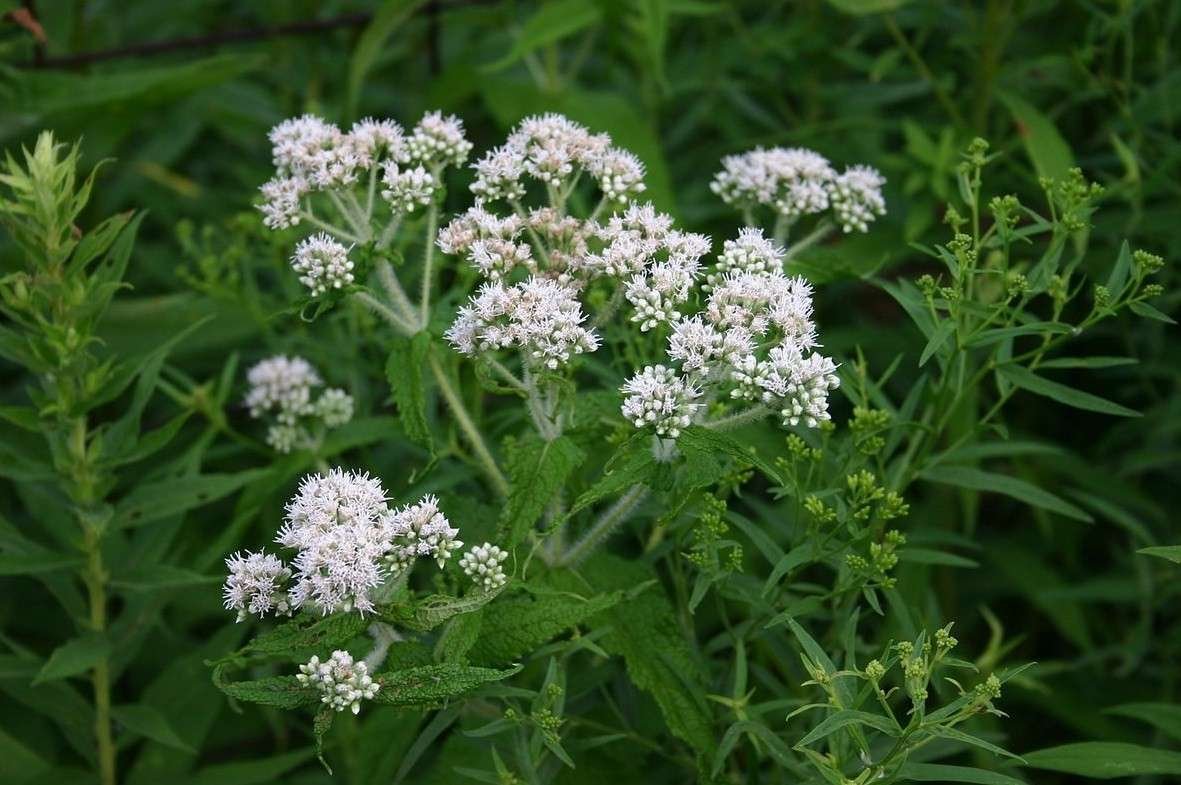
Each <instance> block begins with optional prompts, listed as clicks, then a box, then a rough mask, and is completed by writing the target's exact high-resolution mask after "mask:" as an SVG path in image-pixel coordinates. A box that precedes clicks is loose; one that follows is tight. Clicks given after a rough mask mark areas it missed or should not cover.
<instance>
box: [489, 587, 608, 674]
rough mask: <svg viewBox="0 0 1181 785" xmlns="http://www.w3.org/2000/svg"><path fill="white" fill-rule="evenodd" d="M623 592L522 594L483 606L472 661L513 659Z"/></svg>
mask: <svg viewBox="0 0 1181 785" xmlns="http://www.w3.org/2000/svg"><path fill="white" fill-rule="evenodd" d="M622 598H623V592H621V591H614V592H607V593H603V594H596V595H592V596H590V597H581V596H578V595H575V594H573V593H565V592H561V593H546V594H541V595H537V596H534V595H528V594H525V595H522V594H518V595H515V596H513V597H509V598H506V599H502V600H501V601H500V602H497V603H495V604H493V605H489V606H488V607H487V608H485V609H484V613H483V616H484V619H483V624H482V625H481V630H480V636H479V637H478V638H477V639H476V642H475V644H474V645H473V646H472V648H471V651H470V654H469V656H470V658H471V660H472V662H478V663H487V664H503V663H506V662H516V661H517V660H519V659H520V658H521V657H524V656H525V655H527V654H528V653H530V652H531V651H533V650H534V649H536V648H537V647H539V646H541V645H542V644H544V643H548V642H549V641H551V640H553V639H554V638H556V637H557V636H558V635H561V634H562V633H563V632H565V631H566V630H569V629H571V628H573V627H575V626H577V625H579V624H582V623H583V622H585V621H587V620H588V619H590V618H591V617H592V616H594V615H596V614H598V613H601V612H602V611H604V610H606V609H608V608H610V607H611V606H613V605H615V604H616V603H618V602H619V601H620V600H621V599H622Z"/></svg>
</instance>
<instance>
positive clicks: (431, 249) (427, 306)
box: [419, 175, 439, 327]
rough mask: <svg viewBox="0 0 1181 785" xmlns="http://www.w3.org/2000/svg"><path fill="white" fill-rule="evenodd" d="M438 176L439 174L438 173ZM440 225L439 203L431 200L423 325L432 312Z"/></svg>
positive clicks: (425, 251)
mask: <svg viewBox="0 0 1181 785" xmlns="http://www.w3.org/2000/svg"><path fill="white" fill-rule="evenodd" d="M436 177H437V175H436ZM438 226H439V205H438V204H437V203H436V202H434V201H431V206H430V209H428V210H427V213H426V248H424V249H423V252H422V298H421V302H420V304H419V309H420V310H419V318H420V319H421V320H422V326H423V327H426V326H427V324H428V323H429V322H430V313H431V283H432V281H431V279H432V277H433V275H434V271H433V270H432V269H431V267H432V265H433V264H434V261H435V233H436V232H437V230H438Z"/></svg>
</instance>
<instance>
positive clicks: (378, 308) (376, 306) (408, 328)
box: [353, 291, 416, 336]
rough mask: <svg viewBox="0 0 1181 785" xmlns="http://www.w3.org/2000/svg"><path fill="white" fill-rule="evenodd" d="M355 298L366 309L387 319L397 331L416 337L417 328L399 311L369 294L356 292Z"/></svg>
mask: <svg viewBox="0 0 1181 785" xmlns="http://www.w3.org/2000/svg"><path fill="white" fill-rule="evenodd" d="M353 298H354V299H356V301H357V302H359V303H362V304H364V305H365V307H366V308H368V309H369V310H371V311H373V312H374V313H375V314H377V315H378V316H380V317H381V318H383V319H385V320H386V321H387V322H389V323H390V324H391V325H392V326H393V328H394V329H395V330H397V331H398V332H400V333H402V334H403V335H407V336H409V335H414V333H415V332H416V330H415V326H414V325H413V324H411V323H409V322H408V321H406V319H405V318H404V317H402V316H401V315H400V314H398V313H397V311H395V310H394V309H393V308H391V307H390V306H388V305H386V304H385V303H383V302H382V301H381V300H379V299H377V298H376V297H374V296H373V295H372V294H370V293H369V292H366V291H361V292H356V293H354V294H353Z"/></svg>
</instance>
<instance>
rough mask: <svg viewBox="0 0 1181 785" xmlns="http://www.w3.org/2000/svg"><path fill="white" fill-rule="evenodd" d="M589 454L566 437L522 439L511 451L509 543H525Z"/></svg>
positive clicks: (506, 516) (505, 525) (504, 518)
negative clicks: (530, 532)
mask: <svg viewBox="0 0 1181 785" xmlns="http://www.w3.org/2000/svg"><path fill="white" fill-rule="evenodd" d="M585 458H586V453H584V452H583V451H582V450H581V449H579V448H578V446H577V445H576V444H574V442H572V441H571V440H570V439H568V438H567V437H565V436H559V437H558V438H557V439H554V440H553V441H550V442H547V441H542V440H541V439H538V438H535V437H531V438H528V439H522V440H520V441H518V442H517V443H516V444H514V445H513V447H512V449H510V450H509V452H508V462H507V463H506V467H505V468H506V469H507V470H508V476H509V482H510V485H511V490H510V492H509V495H508V500H507V502H506V503H505V506H504V513H503V514H502V515H501V518H500V527H501V531H502V532H503V534H504V536H505V538H506V540H507V542H508V546H509V547H510V548H511V547H512V546H514V545H517V544H518V543H520V542H522V541H523V540H524V539H525V537H526V535H527V534H528V533H529V530H530V529H531V528H532V527H533V524H535V523H536V522H537V520H538V519H539V518H540V517H541V515H542V513H544V512H545V508H546V506H548V505H549V504H550V502H551V501H552V500H553V499H554V497H555V496H556V495H557V494H558V492H559V491H561V489H562V487H563V486H564V485H565V483H566V480H567V479H568V478H569V477H570V474H571V472H573V471H574V470H575V469H577V468H578V466H579V465H580V464H581V463H582V462H583V460H585Z"/></svg>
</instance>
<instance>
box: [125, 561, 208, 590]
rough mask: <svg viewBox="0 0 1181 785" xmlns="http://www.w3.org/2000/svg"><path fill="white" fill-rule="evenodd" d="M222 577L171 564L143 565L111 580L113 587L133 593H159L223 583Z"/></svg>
mask: <svg viewBox="0 0 1181 785" xmlns="http://www.w3.org/2000/svg"><path fill="white" fill-rule="evenodd" d="M223 580H224V577H223V576H221V575H202V574H201V573H199V572H194V571H193V570H186V569H184V568H183V567H174V566H172V565H170V564H143V565H140V566H138V567H136V568H135V569H134V570H131V571H129V572H124V573H121V574H120V575H119V576H118V577H116V578H112V579H111V586H113V587H115V588H117V589H129V590H132V591H159V590H163V589H179V588H187V587H191V586H209V585H213V584H218V583H221V582H222V581H223Z"/></svg>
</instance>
